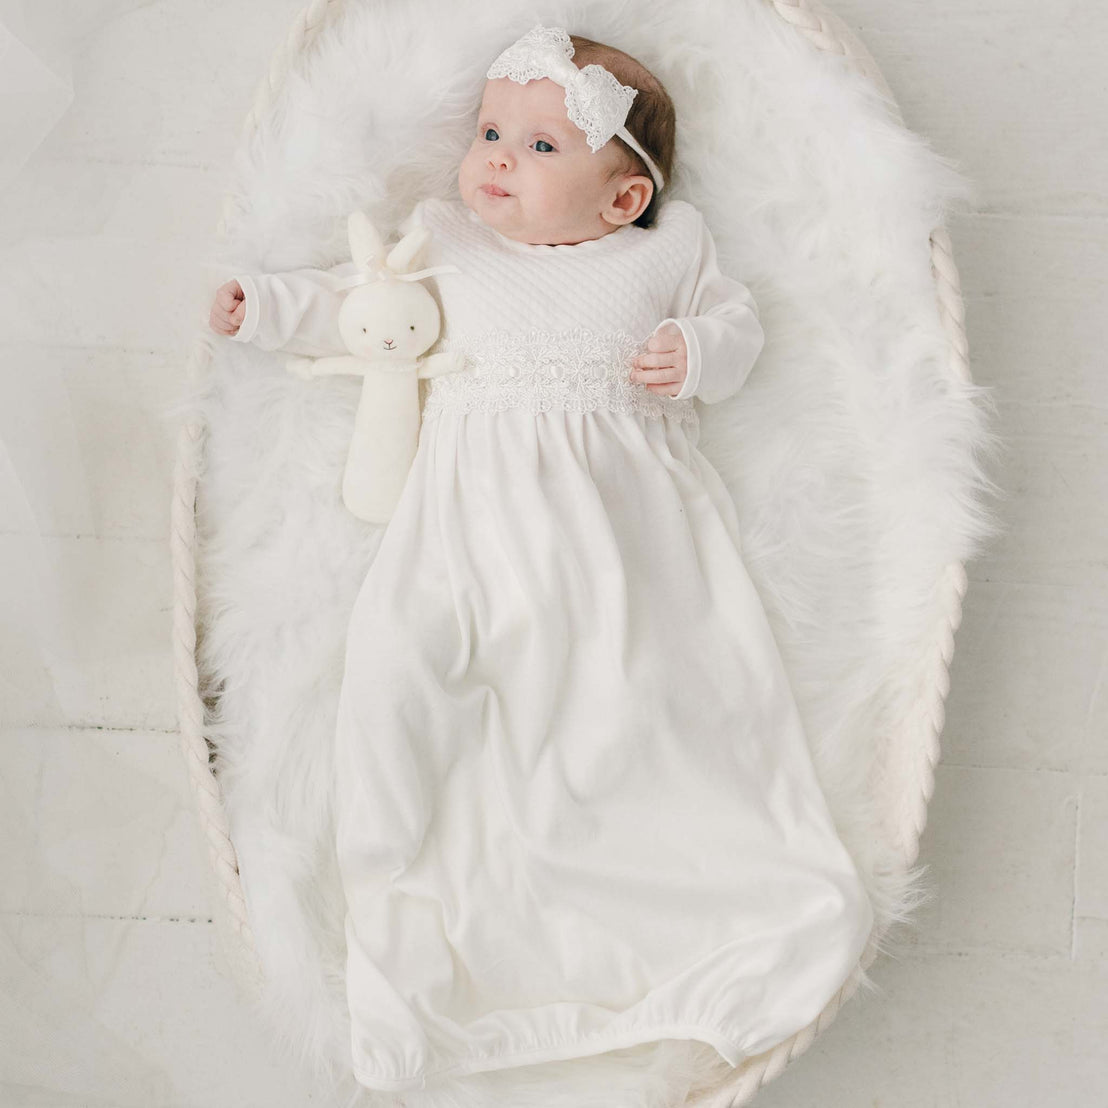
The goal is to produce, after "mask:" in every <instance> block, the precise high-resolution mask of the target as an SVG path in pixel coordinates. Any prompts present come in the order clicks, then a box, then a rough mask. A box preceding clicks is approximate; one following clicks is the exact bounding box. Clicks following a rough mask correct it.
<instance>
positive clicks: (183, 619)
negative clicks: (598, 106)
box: [171, 0, 971, 1108]
mask: <svg viewBox="0 0 1108 1108" xmlns="http://www.w3.org/2000/svg"><path fill="white" fill-rule="evenodd" d="M766 2H767V3H769V4H770V6H771V7H772V9H773V10H774V11H775V12H776V13H777V15H779V16H780V17H781V18H782V19H783V20H784V21H785V22H787V23H788V24H789V25H790V26H792V27H793V28H795V29H796V30H797V32H798V33H800V34H803V35H804V36H805V37H806V38H808V40H809V41H810V42H812V44H813V45H814V46H815V47H816V48H817V49H818V50H820V51H822V52H825V53H830V54H837V55H839V56H841V57H842V58H843V59H844V60H845V61H846V62H847V63H848V64H849V65H850V66H851V67H853V68H854V69H855V70H856V71H857V72H859V73H862V74H863V75H865V76H866V77H868V78H869V79H870V80H871V81H872V82H873V83H874V85H875V86H876V88H877V89H878V90H879V92H880V93H881V95H882V97H883V98H884V99H885V101H886V103H887V104H888V106H889V108H890V110H891V111H892V112H893V113H894V114H895V116H896V117H897V119H898V120H899V121H900V122H901V123H903V117H902V116H901V113H900V109H899V106H898V105H897V103H896V99H895V97H894V96H893V94H892V91H891V90H890V88H889V86H888V84H887V83H886V81H885V78H884V75H883V74H882V73H881V71H880V69H879V67H878V66H877V63H876V62H875V61H874V60H873V58H872V56H871V55H870V54H869V52H868V51H867V50H866V48H865V47H864V46H863V45H862V43H861V42H860V41H859V40H858V39H857V37H856V36H855V35H854V34H853V33H852V32H851V31H850V30H849V29H848V28H847V27H846V25H845V24H843V23H842V21H841V20H839V19H838V18H837V17H836V16H833V15H832V14H831V13H830V12H829V11H828V10H827V9H826V8H825V7H824V5H823V4H822V3H821V2H819V0H766ZM342 3H343V0H311V3H309V4H307V5H306V6H305V7H304V8H303V9H302V10H301V12H300V13H299V14H298V15H297V17H296V18H295V20H294V22H293V25H292V27H291V29H290V31H289V34H288V36H287V38H286V40H285V42H284V43H283V44H282V46H281V47H279V48H278V49H277V51H276V52H275V53H274V56H273V59H272V61H271V63H270V67H269V70H268V72H267V73H266V75H265V77H263V78H262V80H261V81H260V82H259V85H258V88H257V91H256V94H255V97H254V102H253V104H252V106H251V109H250V111H249V112H248V113H247V116H246V118H245V120H244V122H243V127H242V139H243V140H244V141H245V140H246V139H248V138H249V136H250V135H252V134H253V132H254V131H255V129H256V128H257V126H258V123H259V121H260V120H261V119H262V118H263V117H264V116H265V115H266V113H267V112H268V111H269V110H270V108H271V107H272V105H273V102H274V100H275V99H276V97H277V96H278V94H279V93H280V91H281V89H282V88H283V86H284V82H285V78H286V75H287V74H288V71H289V69H290V68H291V67H292V66H293V65H294V64H295V62H296V61H297V59H298V58H300V57H301V55H302V54H303V53H304V52H305V51H306V50H307V49H308V47H309V46H310V44H311V43H312V42H313V41H314V39H315V38H316V36H317V35H318V34H319V31H320V30H321V29H322V28H323V27H324V26H325V25H326V23H327V21H328V19H329V17H330V15H331V14H332V11H334V10H337V9H339V8H340V7H341V5H342ZM235 205H236V197H234V196H233V195H230V194H229V195H228V196H227V197H225V199H224V205H223V213H222V215H221V217H220V220H219V224H218V226H217V234H218V235H220V236H222V235H224V234H225V233H226V228H227V225H228V223H229V222H230V221H231V220H232V219H233V217H234V214H235V210H236V208H235ZM930 245H931V266H932V274H933V276H934V278H935V284H936V294H937V297H938V305H939V315H940V318H941V321H942V325H943V329H944V331H945V332H946V334H947V337H948V339H949V340H950V347H951V367H952V369H953V371H954V373H955V374H956V375H957V376H958V377H959V379H961V380H963V381H966V382H969V381H970V380H971V377H970V368H969V353H968V352H969V344H968V342H967V340H966V333H965V310H964V302H963V299H962V293H961V283H960V281H959V278H958V270H957V268H956V266H955V264H954V254H953V249H952V246H951V241H950V236H949V234H948V233H947V231H946V228H945V227H944V226H939V227H937V228H935V230H934V231H933V232H932V233H931V239H930ZM211 353H212V348H211V343H210V341H209V339H208V336H207V335H206V334H201V335H199V336H198V337H197V340H196V343H195V345H194V348H193V352H192V354H191V356H190V359H189V372H190V376H191V377H192V378H193V379H194V380H195V379H199V377H200V376H201V375H202V374H204V373H205V372H206V371H207V369H208V366H209V364H210V361H211ZM205 433H206V429H205V427H204V426H203V424H201V423H199V422H196V421H191V422H189V423H187V424H186V425H185V426H184V427H183V428H182V430H181V433H180V436H179V439H178V449H177V463H176V466H175V474H174V497H173V507H172V532H171V548H172V555H173V572H174V613H173V615H174V618H173V627H174V656H175V676H176V685H177V696H178V714H179V719H180V724H181V740H182V748H183V750H184V753H185V757H186V762H187V765H188V768H189V780H190V782H191V783H192V787H193V793H194V796H195V797H196V800H197V807H198V810H199V815H200V820H201V825H202V827H203V830H204V833H205V837H206V839H207V842H208V846H209V855H210V857H211V860H212V865H213V868H214V870H215V873H216V876H217V879H218V883H219V886H220V889H221V891H222V893H223V906H224V907H225V909H226V910H227V912H228V914H229V916H230V919H231V922H232V933H233V935H234V936H237V939H238V940H239V943H240V945H241V948H242V957H241V959H240V961H241V962H242V963H243V964H242V965H240V967H239V968H240V969H245V973H246V975H247V976H248V978H249V979H251V980H252V981H253V982H254V983H255V984H257V983H260V982H261V981H263V980H264V971H263V969H262V966H261V963H260V960H259V959H258V955H257V947H256V944H255V941H254V936H253V932H252V930H251V927H250V921H249V918H248V915H247V910H246V900H245V896H244V894H243V889H242V881H241V876H240V873H239V868H238V860H237V855H236V853H235V849H234V845H233V843H232V842H231V838H230V830H229V825H228V821H227V816H226V812H225V809H224V806H223V800H222V788H221V785H220V782H219V779H218V777H217V776H216V774H215V768H214V766H213V765H212V762H211V749H210V746H209V744H208V742H207V739H206V738H205V736H204V731H203V721H204V706H203V703H202V701H201V699H200V695H199V690H198V678H199V675H198V672H197V667H196V516H195V510H196V489H197V482H198V474H199V472H200V466H201V459H202V455H203V446H204V438H205ZM967 584H968V582H967V578H966V573H965V568H964V566H963V565H962V564H961V563H959V562H955V563H951V565H950V566H948V567H947V570H946V571H945V573H944V574H943V577H942V579H941V580H940V582H939V587H940V590H941V598H940V602H941V607H942V617H941V619H940V621H939V622H938V624H937V628H936V638H935V643H934V649H933V652H932V653H933V658H932V664H931V668H930V671H929V673H930V678H931V680H930V681H929V682H928V684H927V687H926V688H925V689H924V690H923V691H922V692H921V695H920V697H919V699H918V701H917V716H918V718H919V720H920V722H921V725H922V726H923V742H922V745H921V750H920V754H921V756H920V758H919V759H918V760H917V763H916V765H915V766H913V767H910V769H911V770H912V771H913V772H914V775H915V784H916V789H915V792H914V794H913V795H912V796H910V797H907V798H905V803H904V805H903V806H902V808H901V811H900V816H901V821H900V825H899V827H897V828H895V829H894V830H895V832H896V834H897V838H898V841H899V845H900V848H901V850H902V854H903V861H904V866H905V868H908V867H910V866H911V865H913V864H914V863H915V861H916V859H917V858H918V854H919V840H920V836H921V835H922V833H923V830H924V828H925V826H926V823H927V805H928V802H929V801H930V799H931V796H932V794H933V792H934V787H935V767H936V766H937V764H938V761H939V757H940V742H939V738H940V735H941V734H942V729H943V726H944V722H945V710H944V702H945V699H946V696H947V694H948V692H949V688H950V680H949V666H950V663H951V660H952V658H953V654H954V632H955V631H956V630H957V629H958V626H959V624H960V623H961V614H962V599H963V597H964V596H965V593H966V588H967ZM879 939H880V936H878V935H876V934H874V935H872V936H871V937H870V942H869V944H868V945H867V947H866V950H865V953H864V954H863V955H862V958H861V959H860V961H859V965H858V968H857V969H856V970H855V972H854V973H852V974H851V976H850V977H849V978H848V979H847V981H846V982H845V983H844V984H843V986H842V988H841V989H839V991H838V992H837V993H836V994H835V995H834V997H832V998H831V1000H830V1001H829V1002H828V1003H827V1005H826V1006H825V1007H824V1009H823V1011H822V1012H821V1013H820V1014H819V1016H818V1017H817V1018H816V1019H815V1020H813V1021H812V1022H811V1023H810V1024H809V1025H808V1026H807V1027H805V1028H802V1029H801V1030H800V1031H798V1032H796V1033H795V1034H794V1035H792V1036H791V1037H790V1038H789V1039H787V1040H785V1041H784V1042H782V1043H779V1044H778V1045H777V1046H776V1047H774V1048H773V1049H772V1050H770V1051H766V1052H765V1053H764V1054H761V1055H758V1056H757V1057H755V1058H751V1059H748V1060H747V1061H746V1062H745V1063H744V1064H743V1065H742V1066H740V1067H739V1068H738V1070H736V1073H735V1076H734V1078H733V1079H729V1080H726V1081H724V1082H722V1083H721V1084H720V1085H719V1086H718V1087H717V1089H716V1090H715V1093H717V1094H721V1095H719V1096H712V1099H711V1100H708V1101H706V1100H705V1099H704V1098H703V1097H702V1096H701V1097H698V1098H696V1100H695V1103H696V1104H697V1105H704V1106H705V1108H742V1106H743V1105H745V1104H747V1103H748V1102H749V1101H750V1100H751V1098H753V1096H754V1095H755V1094H756V1093H757V1091H758V1089H759V1088H761V1087H762V1085H765V1084H768V1083H769V1082H770V1081H772V1080H773V1079H774V1078H776V1077H778V1076H779V1075H780V1074H781V1073H782V1072H783V1071H784V1070H785V1068H786V1066H787V1065H788V1063H789V1062H791V1061H793V1060H795V1059H796V1058H798V1057H799V1056H800V1055H801V1054H803V1053H804V1052H805V1051H806V1050H807V1049H808V1047H809V1046H811V1044H812V1043H813V1042H814V1041H815V1039H816V1037H817V1036H818V1035H819V1034H820V1032H822V1031H823V1030H825V1029H826V1027H827V1026H828V1025H829V1024H830V1023H831V1022H832V1021H833V1020H834V1018H835V1016H836V1015H838V1012H839V1010H840V1009H841V1008H842V1006H843V1004H844V1003H845V1002H846V1001H847V1000H848V999H849V998H850V997H851V996H852V995H853V994H854V992H855V991H856V990H857V987H858V984H859V980H860V971H863V970H865V969H867V968H868V967H869V965H870V964H871V963H872V962H873V959H874V958H875V957H876V954H877V944H878V942H879ZM229 953H231V952H229ZM687 1103H688V1104H689V1105H692V1104H693V1103H694V1101H693V1100H690V1101H688V1102H687Z"/></svg>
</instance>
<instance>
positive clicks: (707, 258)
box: [654, 215, 765, 404]
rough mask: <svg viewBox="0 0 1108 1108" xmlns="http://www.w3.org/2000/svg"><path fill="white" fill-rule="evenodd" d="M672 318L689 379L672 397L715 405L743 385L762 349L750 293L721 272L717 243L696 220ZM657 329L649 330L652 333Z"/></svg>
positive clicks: (755, 312) (761, 332)
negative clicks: (693, 248)
mask: <svg viewBox="0 0 1108 1108" xmlns="http://www.w3.org/2000/svg"><path fill="white" fill-rule="evenodd" d="M671 311H672V312H673V315H670V316H667V317H666V318H665V319H663V320H662V322H661V323H659V324H658V327H661V326H662V324H663V323H676V324H677V326H678V327H680V328H681V333H682V334H683V335H684V336H685V344H686V346H687V347H688V376H687V377H686V378H685V382H684V384H683V385H682V386H681V391H680V392H679V393H677V396H676V399H680V400H684V399H686V398H687V397H690V396H696V397H698V398H699V399H700V400H701V401H703V402H704V403H705V404H714V403H716V402H718V401H720V400H725V399H726V398H727V397H729V396H732V395H734V394H735V393H736V392H738V391H739V389H740V388H741V387H742V385H743V383H744V382H745V381H746V379H747V377H748V376H749V374H750V371H751V369H752V368H753V366H754V363H755V361H756V360H757V358H758V355H759V354H760V353H761V352H762V347H763V346H764V345H765V334H764V332H763V331H762V325H761V323H760V322H759V319H758V308H757V305H756V304H755V303H754V297H753V296H752V295H751V293H750V290H749V289H748V288H747V287H746V286H745V285H743V284H741V283H740V282H738V281H736V280H733V279H732V278H730V277H727V276H725V275H724V274H723V273H721V272H720V269H719V264H718V262H717V259H716V244H715V241H714V240H713V239H712V235H711V232H710V231H709V230H708V227H707V224H706V223H705V222H704V217H703V215H701V217H700V246H699V250H698V251H697V255H696V258H695V259H694V261H693V263H692V265H691V266H690V267H689V268H688V270H686V272H685V274H684V276H683V277H682V279H681V283H680V285H679V286H678V288H677V290H676V293H675V295H674V300H673V307H672V309H671ZM658 327H655V328H654V330H655V331H657V330H658Z"/></svg>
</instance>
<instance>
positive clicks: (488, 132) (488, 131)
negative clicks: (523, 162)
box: [485, 127, 500, 142]
mask: <svg viewBox="0 0 1108 1108" xmlns="http://www.w3.org/2000/svg"><path fill="white" fill-rule="evenodd" d="M489 135H495V137H496V138H500V136H499V135H497V134H496V131H495V130H493V128H492V127H486V128H485V138H486V139H488V141H489V142H492V141H493V140H492V139H490V138H489Z"/></svg>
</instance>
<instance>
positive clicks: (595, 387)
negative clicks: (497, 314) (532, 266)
mask: <svg viewBox="0 0 1108 1108" xmlns="http://www.w3.org/2000/svg"><path fill="white" fill-rule="evenodd" d="M439 348H440V349H441V350H443V351H453V350H460V351H462V352H464V354H465V358H466V368H465V369H464V370H462V371H461V372H458V373H447V374H441V375H439V376H436V377H431V378H429V379H428V382H427V387H428V391H427V394H426V400H425V402H424V406H423V414H424V415H425V416H427V415H430V414H432V413H434V412H436V411H441V410H443V409H449V410H452V411H463V412H472V411H504V410H506V409H508V408H524V409H526V410H527V411H532V412H546V411H552V410H565V411H573V412H591V411H596V410H597V409H599V408H607V409H609V410H611V411H618V412H641V413H643V414H644V415H648V416H651V417H653V418H656V419H660V418H661V417H662V416H664V415H665V416H669V417H670V418H672V419H677V420H689V421H695V420H696V419H697V413H696V409H695V408H694V407H693V401H692V398H691V397H689V398H686V399H684V400H675V399H674V398H673V397H672V396H665V395H664V394H662V393H657V392H653V391H651V390H650V389H648V388H647V387H646V386H645V385H643V384H640V383H638V382H632V381H631V379H630V374H631V358H632V357H634V355H635V354H637V353H639V352H641V351H644V350H645V349H646V343H645V341H639V340H637V339H635V338H634V337H633V336H631V335H629V334H628V333H627V332H626V331H606V332H596V331H591V330H589V329H588V328H585V327H574V328H572V329H569V330H562V331H542V330H537V329H531V330H528V331H509V330H491V331H484V332H477V333H472V334H463V335H455V336H454V337H452V338H450V339H444V340H443V341H442V343H440V345H439Z"/></svg>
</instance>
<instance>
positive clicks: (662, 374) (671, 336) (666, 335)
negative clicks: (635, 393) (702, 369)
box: [631, 323, 689, 396]
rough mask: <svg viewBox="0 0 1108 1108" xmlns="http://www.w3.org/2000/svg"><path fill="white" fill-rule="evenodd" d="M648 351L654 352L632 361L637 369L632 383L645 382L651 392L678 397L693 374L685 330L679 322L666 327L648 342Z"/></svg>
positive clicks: (633, 374) (638, 356) (635, 357)
mask: <svg viewBox="0 0 1108 1108" xmlns="http://www.w3.org/2000/svg"><path fill="white" fill-rule="evenodd" d="M646 348H647V350H649V351H652V353H649V354H636V355H635V356H634V357H633V358H632V359H631V365H632V366H634V367H635V368H633V369H632V370H631V380H632V381H642V382H645V383H646V387H647V388H648V389H653V390H654V391H655V392H661V393H664V394H665V395H666V396H676V395H677V394H678V393H679V392H680V391H681V388H682V386H683V385H684V383H685V378H686V376H688V372H689V350H688V347H687V346H686V345H685V336H684V335H683V334H682V333H681V328H680V327H678V326H677V324H676V323H666V324H664V325H663V326H661V327H659V328H658V330H657V331H655V332H654V334H653V335H651V336H650V338H649V339H647V342H646ZM674 385H676V386H677V387H676V388H674Z"/></svg>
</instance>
